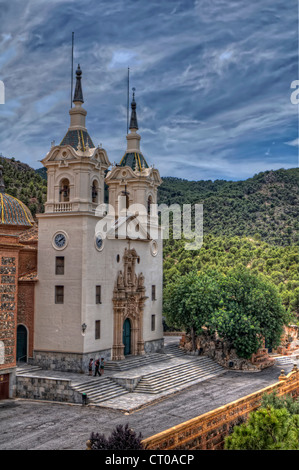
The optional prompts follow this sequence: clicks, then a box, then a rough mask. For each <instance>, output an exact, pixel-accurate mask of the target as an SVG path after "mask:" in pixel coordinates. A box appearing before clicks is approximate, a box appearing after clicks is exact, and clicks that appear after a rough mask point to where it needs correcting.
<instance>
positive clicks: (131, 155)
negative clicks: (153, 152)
mask: <svg viewBox="0 0 299 470" xmlns="http://www.w3.org/2000/svg"><path fill="white" fill-rule="evenodd" d="M119 166H129V167H131V168H132V170H133V171H135V170H136V169H137V170H139V171H142V169H143V168H148V164H147V162H146V160H145V158H144V156H143V155H142V153H141V152H127V153H125V155H124V156H123V158H122V159H121V161H120V163H119Z"/></svg>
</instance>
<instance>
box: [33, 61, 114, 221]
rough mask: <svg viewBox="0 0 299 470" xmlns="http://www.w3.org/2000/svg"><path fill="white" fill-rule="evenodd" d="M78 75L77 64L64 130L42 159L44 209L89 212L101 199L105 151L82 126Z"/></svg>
mask: <svg viewBox="0 0 299 470" xmlns="http://www.w3.org/2000/svg"><path fill="white" fill-rule="evenodd" d="M81 75H82V70H81V68H80V65H78V68H77V71H76V88H75V93H74V99H73V103H74V105H75V106H74V108H72V109H70V111H69V114H70V117H71V122H70V126H69V128H68V131H67V133H66V135H65V136H64V138H63V139H62V141H61V143H60V144H59V145H53V146H52V147H51V149H50V151H49V152H48V154H47V155H46V157H45V158H44V159H43V160H42V164H43V165H44V166H45V167H46V168H47V175H48V193H47V202H46V204H45V213H65V212H91V213H92V212H94V211H95V209H96V207H97V206H98V205H99V204H101V203H103V202H104V174H105V171H106V170H107V168H108V167H109V165H110V162H109V160H108V156H107V153H106V151H105V150H104V149H102V148H100V147H97V148H96V147H95V146H94V143H93V141H92V140H91V138H90V135H89V133H88V131H87V129H86V125H85V118H86V114H87V112H86V110H85V109H84V108H83V107H82V104H83V103H84V100H83V92H82V85H81Z"/></svg>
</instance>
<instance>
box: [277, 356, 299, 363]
mask: <svg viewBox="0 0 299 470" xmlns="http://www.w3.org/2000/svg"><path fill="white" fill-rule="evenodd" d="M275 362H276V363H277V364H293V363H294V359H292V358H291V357H287V356H286V357H276V358H275Z"/></svg>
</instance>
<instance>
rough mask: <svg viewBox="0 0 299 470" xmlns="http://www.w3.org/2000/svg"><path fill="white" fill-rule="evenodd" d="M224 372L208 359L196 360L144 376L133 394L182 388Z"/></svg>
mask: <svg viewBox="0 0 299 470" xmlns="http://www.w3.org/2000/svg"><path fill="white" fill-rule="evenodd" d="M224 372H226V370H225V369H224V368H223V367H221V366H220V365H218V364H217V363H215V362H213V361H212V360H211V359H209V358H205V359H203V360H201V359H197V360H195V361H192V362H191V363H189V364H186V363H185V364H181V365H178V366H174V367H171V368H168V369H164V371H159V372H153V373H151V374H148V375H146V376H144V377H143V378H142V379H141V381H140V382H139V383H138V385H137V387H136V388H135V390H134V392H139V393H153V394H156V393H160V392H162V391H165V390H168V389H171V388H176V387H182V386H183V385H184V384H186V383H189V384H190V383H196V382H199V381H202V380H207V379H208V378H211V377H215V376H216V375H218V374H221V373H224Z"/></svg>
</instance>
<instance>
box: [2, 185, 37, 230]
mask: <svg viewBox="0 0 299 470" xmlns="http://www.w3.org/2000/svg"><path fill="white" fill-rule="evenodd" d="M33 224H34V220H33V217H32V214H31V212H30V210H29V209H28V207H27V206H25V204H23V202H21V201H19V199H16V198H15V197H13V196H9V194H6V193H1V192H0V225H21V226H27V227H31V226H32V225H33Z"/></svg>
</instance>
